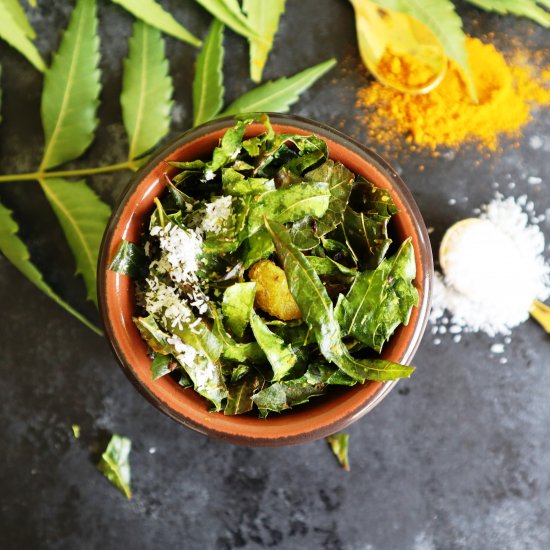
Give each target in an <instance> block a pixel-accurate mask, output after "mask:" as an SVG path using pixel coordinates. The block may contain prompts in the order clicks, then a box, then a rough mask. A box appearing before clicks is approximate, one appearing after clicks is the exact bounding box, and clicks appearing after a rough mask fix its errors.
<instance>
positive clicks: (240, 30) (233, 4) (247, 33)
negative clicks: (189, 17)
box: [197, 0, 261, 38]
mask: <svg viewBox="0 0 550 550" xmlns="http://www.w3.org/2000/svg"><path fill="white" fill-rule="evenodd" d="M197 2H198V3H199V4H200V5H201V6H202V7H203V8H204V9H205V10H208V11H209V12H210V13H211V14H212V15H213V16H214V17H215V18H216V19H219V20H220V21H221V22H222V23H225V24H226V25H227V26H228V27H229V28H230V29H232V30H233V31H235V32H236V33H237V34H240V35H242V36H244V37H245V38H261V37H260V36H259V34H258V33H257V32H256V30H255V29H254V28H253V27H252V26H251V25H250V23H249V21H248V19H247V18H246V17H245V16H244V15H243V13H242V11H241V7H240V6H239V2H238V0H197Z"/></svg>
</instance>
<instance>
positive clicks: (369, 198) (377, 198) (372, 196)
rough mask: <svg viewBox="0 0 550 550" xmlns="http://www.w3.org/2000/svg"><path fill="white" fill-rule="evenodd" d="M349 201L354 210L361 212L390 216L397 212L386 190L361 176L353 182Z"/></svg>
mask: <svg viewBox="0 0 550 550" xmlns="http://www.w3.org/2000/svg"><path fill="white" fill-rule="evenodd" d="M349 203H350V206H351V207H352V208H353V209H354V210H355V211H356V212H362V213H363V214H377V215H379V216H385V217H387V218H390V217H391V216H393V215H394V214H397V213H398V212H399V210H398V208H397V206H395V202H393V199H392V196H391V193H390V192H389V191H388V190H386V189H382V188H381V187H376V185H374V184H372V183H371V182H370V181H367V180H365V179H363V178H358V179H357V181H356V182H355V185H354V186H353V189H352V192H351V195H350V197H349Z"/></svg>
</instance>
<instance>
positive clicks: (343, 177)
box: [305, 160, 355, 236]
mask: <svg viewBox="0 0 550 550" xmlns="http://www.w3.org/2000/svg"><path fill="white" fill-rule="evenodd" d="M354 179H355V176H354V174H353V172H351V171H350V170H348V169H347V168H346V167H345V166H344V165H343V164H342V163H341V162H336V163H335V162H334V161H332V160H327V161H326V162H325V163H323V164H322V165H321V166H319V167H318V168H316V169H315V170H312V171H311V172H308V173H307V174H306V176H305V180H306V181H310V182H319V181H323V182H326V183H328V184H329V190H330V201H329V205H328V209H327V211H326V213H325V215H324V216H323V217H322V218H320V219H319V220H318V221H317V229H316V230H315V233H316V234H317V235H318V236H322V235H325V234H326V233H328V232H329V231H332V230H333V229H334V228H335V227H336V226H337V225H338V224H339V223H340V222H341V221H342V217H343V215H344V210H345V209H346V205H347V204H348V200H349V196H350V193H351V189H352V187H353V181H354Z"/></svg>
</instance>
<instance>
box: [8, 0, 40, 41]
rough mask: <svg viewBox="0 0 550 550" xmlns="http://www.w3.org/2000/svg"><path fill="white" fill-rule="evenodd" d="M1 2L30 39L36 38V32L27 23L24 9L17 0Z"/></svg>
mask: <svg viewBox="0 0 550 550" xmlns="http://www.w3.org/2000/svg"><path fill="white" fill-rule="evenodd" d="M3 3H4V6H5V8H6V10H7V11H8V12H9V13H10V15H11V16H12V18H13V20H14V21H15V23H16V24H17V25H18V26H19V27H20V28H21V30H22V31H23V32H24V33H25V34H26V35H27V36H28V37H29V38H30V39H31V40H34V39H35V38H36V33H35V32H34V29H33V28H32V26H31V24H30V23H29V20H28V19H27V15H26V14H25V10H24V9H23V6H22V5H21V3H20V2H19V0H3Z"/></svg>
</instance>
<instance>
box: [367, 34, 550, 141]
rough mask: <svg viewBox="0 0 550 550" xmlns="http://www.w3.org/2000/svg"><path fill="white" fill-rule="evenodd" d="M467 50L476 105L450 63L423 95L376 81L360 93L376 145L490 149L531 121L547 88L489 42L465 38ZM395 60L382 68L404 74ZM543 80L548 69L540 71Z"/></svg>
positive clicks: (549, 100)
mask: <svg viewBox="0 0 550 550" xmlns="http://www.w3.org/2000/svg"><path fill="white" fill-rule="evenodd" d="M466 45H467V50H468V56H469V61H470V66H471V68H472V71H473V74H474V79H475V84H476V87H477V92H478V95H479V103H478V104H477V105H476V104H473V103H472V102H471V100H470V97H469V95H468V92H467V90H466V86H465V85H464V82H463V80H462V77H461V73H460V70H459V68H458V67H457V65H456V64H454V63H453V62H451V63H450V65H449V69H448V72H447V75H446V76H445V78H444V79H443V82H442V83H441V84H440V85H439V86H438V87H437V88H436V89H435V90H433V91H432V92H430V93H429V94H425V95H409V94H405V93H401V92H398V91H395V90H392V89H390V88H388V87H385V86H383V85H381V84H379V83H377V82H375V83H373V84H372V85H369V86H368V87H365V88H363V89H361V90H359V92H358V98H357V101H358V105H359V106H362V107H366V108H368V111H369V112H368V115H367V118H366V120H365V122H366V123H367V124H368V126H369V133H370V135H371V137H372V138H373V139H375V140H377V141H378V142H380V143H388V142H395V141H396V140H397V139H400V140H402V139H403V136H404V135H405V136H406V140H407V141H408V142H411V143H415V144H417V145H419V146H423V147H427V148H430V149H433V150H435V149H436V148H437V147H438V146H457V145H460V144H461V143H463V142H466V141H477V142H478V143H479V144H480V145H483V146H485V147H487V148H488V149H491V150H494V149H495V148H496V147H497V145H498V140H499V137H500V135H501V134H507V135H512V136H513V135H518V134H519V133H520V131H521V128H522V127H523V126H524V125H525V124H526V123H527V122H528V121H529V120H530V118H531V109H532V107H533V105H534V104H538V105H549V104H550V89H548V88H545V87H544V86H543V85H541V84H540V83H538V82H537V81H536V80H535V79H534V78H533V75H532V71H531V69H530V68H529V67H528V66H523V65H517V66H516V65H514V64H508V63H507V62H506V60H505V59H504V57H503V55H502V54H501V53H500V52H499V51H498V50H497V49H496V48H495V47H494V46H493V45H491V44H484V43H482V42H481V41H480V40H478V39H476V38H468V39H467V44H466ZM406 62H407V60H406V59H403V58H401V59H400V61H399V64H396V63H393V65H392V63H391V62H390V63H388V62H387V61H386V62H385V64H384V65H382V66H381V68H384V67H386V68H387V70H392V66H393V69H394V70H395V69H396V67H398V68H399V71H403V72H404V73H405V74H408V69H404V68H403V64H406ZM540 74H541V77H542V79H544V78H545V76H548V74H550V70H549V68H544V69H542V70H541V72H540Z"/></svg>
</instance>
